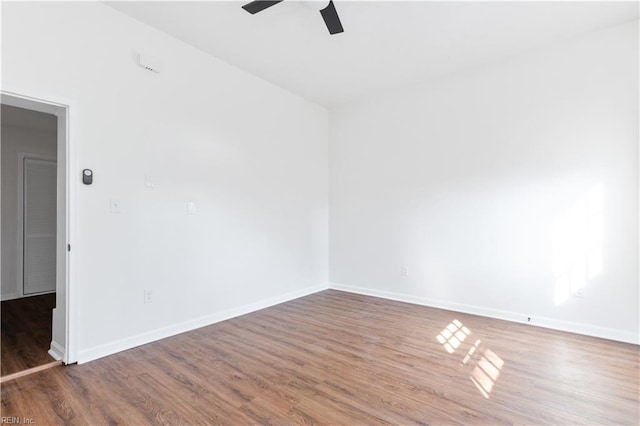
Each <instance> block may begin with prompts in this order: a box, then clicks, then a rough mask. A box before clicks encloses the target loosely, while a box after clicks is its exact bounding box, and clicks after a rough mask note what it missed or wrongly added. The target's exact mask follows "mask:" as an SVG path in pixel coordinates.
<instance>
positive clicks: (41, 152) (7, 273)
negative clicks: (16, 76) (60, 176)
mask: <svg viewBox="0 0 640 426" xmlns="http://www.w3.org/2000/svg"><path fill="white" fill-rule="evenodd" d="M1 117H2V118H1V119H2V133H1V135H0V146H1V149H2V152H1V157H2V200H1V202H2V284H1V288H2V292H1V293H2V300H8V299H14V298H16V297H21V296H22V294H23V293H22V285H21V281H20V280H18V198H19V195H18V178H19V176H18V175H19V173H18V169H19V158H18V155H19V153H25V154H35V155H38V156H45V157H49V158H54V159H55V158H56V131H57V126H56V120H57V119H56V117H55V116H54V115H50V114H44V113H40V112H35V111H29V110H25V109H21V108H14V107H10V106H6V105H2V116H1Z"/></svg>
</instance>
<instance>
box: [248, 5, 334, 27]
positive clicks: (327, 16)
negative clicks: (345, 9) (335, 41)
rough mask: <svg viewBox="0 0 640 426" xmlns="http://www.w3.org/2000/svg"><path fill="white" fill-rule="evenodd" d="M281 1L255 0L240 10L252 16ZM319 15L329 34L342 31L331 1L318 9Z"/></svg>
mask: <svg viewBox="0 0 640 426" xmlns="http://www.w3.org/2000/svg"><path fill="white" fill-rule="evenodd" d="M281 1H282V0H255V1H252V2H251V3H247V4H245V5H244V6H242V8H243V9H244V10H246V11H247V12H249V13H250V14H252V15H254V14H256V13H258V12H262V11H263V10H265V9H267V8H269V7H271V6H275V5H276V4H278V3H280V2H281ZM320 14H321V15H322V19H324V23H325V25H326V26H327V29H328V30H329V34H338V33H341V32H343V31H344V29H343V28H342V24H341V23H340V18H339V17H338V12H337V11H336V7H335V6H334V4H333V0H329V4H327V6H326V7H325V8H324V9H320Z"/></svg>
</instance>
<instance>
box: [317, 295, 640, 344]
mask: <svg viewBox="0 0 640 426" xmlns="http://www.w3.org/2000/svg"><path fill="white" fill-rule="evenodd" d="M329 287H330V288H332V289H334V290H340V291H346V292H349V293H357V294H362V295H365V296H373V297H380V298H383V299H389V300H396V301H398V302H406V303H413V304H416V305H423V306H429V307H432V308H438V309H446V310H449V311H455V312H462V313H466V314H472V315H479V316H483V317H488V318H496V319H501V320H505V321H511V322H517V323H521V324H527V325H532V326H537V327H544V328H549V329H553V330H559V331H567V332H570V333H576V334H583V335H586V336H593V337H600V338H603V339H609V340H616V341H619V342H625V343H633V344H636V345H638V344H640V336H639V335H638V334H636V333H633V332H630V331H626V330H617V329H611V328H605V327H598V326H594V325H591V324H583V323H577V322H570V321H562V320H557V319H554V318H545V317H530V316H528V315H526V314H521V313H518V312H512V311H503V310H497V309H490V308H485V307H482V306H475V305H466V304H462V303H455V302H449V301H445V300H438V299H429V298H425V297H418V296H412V295H408V294H403V293H395V292H390V291H382V290H374V289H370V288H364V287H356V286H350V285H346V284H339V283H330V284H329ZM529 318H530V319H531V320H530V321H529Z"/></svg>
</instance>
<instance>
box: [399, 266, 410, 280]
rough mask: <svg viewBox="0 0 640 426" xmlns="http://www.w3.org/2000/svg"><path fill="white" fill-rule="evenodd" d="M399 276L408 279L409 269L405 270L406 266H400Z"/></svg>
mask: <svg viewBox="0 0 640 426" xmlns="http://www.w3.org/2000/svg"><path fill="white" fill-rule="evenodd" d="M400 275H402V276H403V277H408V276H409V268H407V267H406V266H401V267H400Z"/></svg>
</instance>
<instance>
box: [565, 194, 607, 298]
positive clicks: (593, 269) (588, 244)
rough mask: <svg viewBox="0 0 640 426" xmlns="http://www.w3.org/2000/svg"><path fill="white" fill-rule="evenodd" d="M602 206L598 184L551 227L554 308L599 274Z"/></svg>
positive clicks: (578, 292) (602, 197)
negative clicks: (554, 279)
mask: <svg viewBox="0 0 640 426" xmlns="http://www.w3.org/2000/svg"><path fill="white" fill-rule="evenodd" d="M603 207H604V186H603V185H602V184H598V185H596V186H594V187H593V188H591V190H589V191H588V193H587V194H586V196H585V197H584V198H582V199H581V200H579V201H578V202H577V203H576V204H574V205H573V206H572V207H571V208H570V209H568V210H567V211H566V212H564V213H563V214H562V215H561V216H560V217H558V219H557V220H556V221H555V223H554V224H553V269H554V274H555V277H556V282H555V303H556V306H560V305H561V304H563V303H564V302H566V301H567V299H569V297H571V296H572V295H577V294H580V293H581V292H582V291H583V290H584V288H585V286H586V285H587V282H588V281H589V280H591V279H593V278H595V277H596V276H597V275H598V274H599V273H600V272H602V256H603V253H602V241H603V220H604V217H603Z"/></svg>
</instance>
